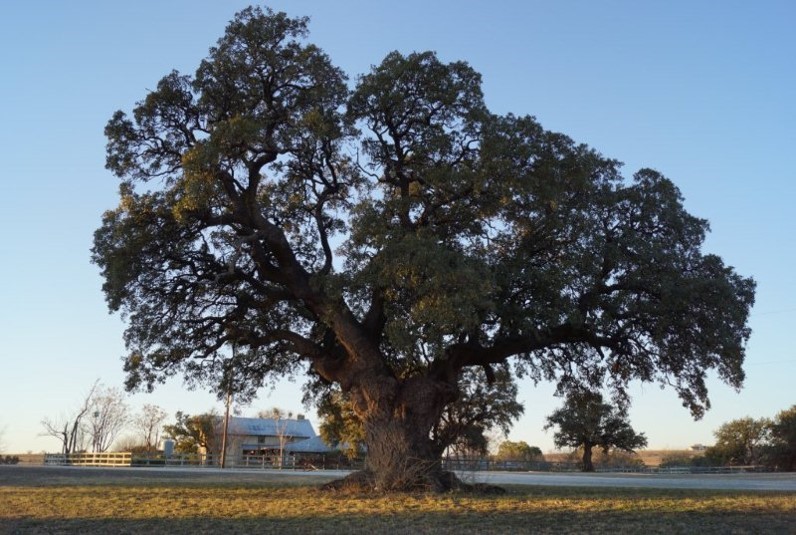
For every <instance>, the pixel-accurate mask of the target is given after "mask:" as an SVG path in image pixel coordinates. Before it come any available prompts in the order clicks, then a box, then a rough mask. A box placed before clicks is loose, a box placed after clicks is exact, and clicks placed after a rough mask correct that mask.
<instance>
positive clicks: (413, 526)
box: [0, 467, 796, 534]
mask: <svg viewBox="0 0 796 535" xmlns="http://www.w3.org/2000/svg"><path fill="white" fill-rule="evenodd" d="M329 479H331V477H329V476H325V475H315V476H314V477H312V478H308V477H306V476H305V475H301V474H293V473H263V472H242V473H241V472H230V473H220V472H219V471H215V470H214V471H212V472H211V471H209V470H207V471H204V472H195V471H194V472H192V471H177V470H174V471H156V470H146V471H143V470H142V471H136V470H118V469H91V468H82V469H74V468H73V469H63V468H61V469H59V468H45V467H2V468H1V469H0V533H36V534H38V533H192V534H193V533H225V534H231V533H384V532H392V533H567V532H588V533H608V532H613V533H763V532H764V533H795V532H796V492H792V491H748V490H744V491H738V490H705V489H699V490H696V489H653V488H605V487H603V488H597V487H552V486H537V485H531V486H525V485H509V486H507V490H508V492H507V493H506V494H505V495H501V496H479V495H468V494H444V495H432V494H422V493H416V494H398V495H379V494H368V495H362V494H345V493H330V492H322V491H320V490H318V489H317V488H316V485H318V484H320V483H321V482H323V481H327V480H329Z"/></svg>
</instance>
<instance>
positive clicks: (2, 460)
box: [0, 455, 19, 464]
mask: <svg viewBox="0 0 796 535" xmlns="http://www.w3.org/2000/svg"><path fill="white" fill-rule="evenodd" d="M17 463H19V457H17V456H16V455H13V456H12V455H6V456H2V455H0V464H17Z"/></svg>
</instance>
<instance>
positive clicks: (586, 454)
mask: <svg viewBox="0 0 796 535" xmlns="http://www.w3.org/2000/svg"><path fill="white" fill-rule="evenodd" d="M592 447H593V446H592V445H591V444H590V443H588V442H586V443H585V444H584V445H583V471H584V472H594V463H593V462H592Z"/></svg>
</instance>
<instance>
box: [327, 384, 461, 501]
mask: <svg viewBox="0 0 796 535" xmlns="http://www.w3.org/2000/svg"><path fill="white" fill-rule="evenodd" d="M358 383H359V384H358V385H356V386H354V387H353V388H352V389H351V392H350V393H351V397H352V401H353V405H354V409H355V410H356V411H357V413H358V415H359V417H360V418H361V420H362V423H363V426H364V430H365V444H366V445H367V457H366V463H365V470H364V471H363V472H362V473H357V474H353V475H352V476H349V478H346V480H341V481H340V482H333V484H332V485H330V486H329V488H340V487H345V486H347V483H348V484H351V485H355V486H358V487H367V488H369V489H372V490H378V491H410V490H429V491H432V492H444V491H447V490H451V489H454V488H457V487H459V486H460V482H459V481H458V479H457V478H456V476H455V475H454V474H453V473H450V472H446V471H444V470H443V469H442V451H440V448H439V447H438V446H437V444H436V443H435V442H434V441H433V440H432V439H431V429H432V427H433V426H434V424H435V423H436V422H437V421H438V419H439V418H440V415H441V414H442V411H443V409H444V408H445V405H447V404H448V403H449V402H451V401H453V400H454V399H455V398H456V395H457V390H456V388H455V386H454V387H451V385H450V384H448V383H445V382H441V381H435V380H432V379H430V378H428V377H424V376H416V377H411V378H409V379H406V380H405V381H398V380H397V379H395V378H392V377H379V378H377V379H374V378H370V379H366V380H362V381H359V382H358Z"/></svg>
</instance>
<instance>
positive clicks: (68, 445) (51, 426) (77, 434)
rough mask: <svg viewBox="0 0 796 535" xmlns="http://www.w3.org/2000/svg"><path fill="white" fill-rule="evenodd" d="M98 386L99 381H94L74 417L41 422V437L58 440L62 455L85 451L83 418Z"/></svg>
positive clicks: (89, 407)
mask: <svg viewBox="0 0 796 535" xmlns="http://www.w3.org/2000/svg"><path fill="white" fill-rule="evenodd" d="M98 386H99V379H97V380H96V381H94V384H93V385H92V386H91V389H90V390H89V391H88V393H87V394H86V396H85V398H83V403H82V405H81V406H80V408H79V409H78V410H77V412H75V413H74V415H72V416H61V417H59V418H58V419H51V418H45V419H44V420H42V421H41V425H42V426H43V427H44V432H43V433H42V435H44V436H51V437H55V438H57V439H58V440H60V441H61V452H62V453H64V454H70V453H75V452H77V451H80V450H83V449H85V448H84V444H85V437H86V433H85V426H84V423H83V418H84V417H85V416H86V414H88V412H89V410H90V409H91V403H92V399H93V397H94V393H95V392H96V390H97V388H98Z"/></svg>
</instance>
